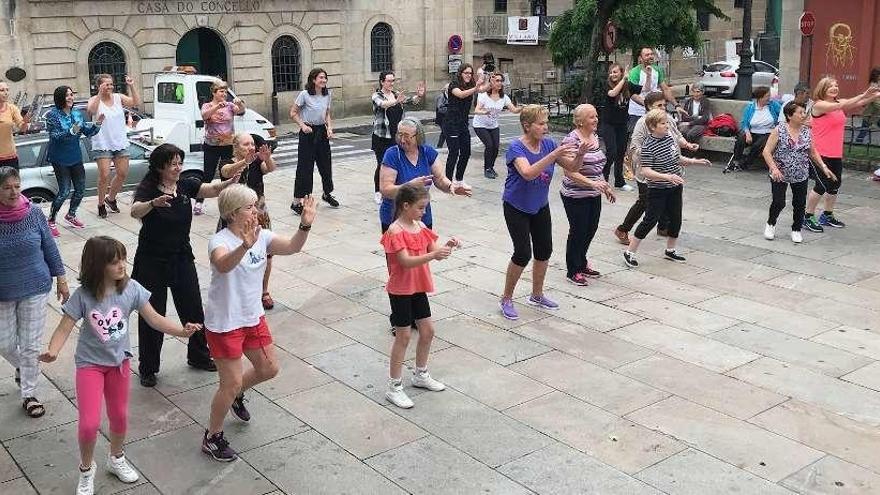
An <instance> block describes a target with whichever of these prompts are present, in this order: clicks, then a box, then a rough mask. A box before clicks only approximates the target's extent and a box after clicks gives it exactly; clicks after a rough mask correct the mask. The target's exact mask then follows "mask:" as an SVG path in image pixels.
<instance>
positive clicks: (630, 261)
mask: <svg viewBox="0 0 880 495" xmlns="http://www.w3.org/2000/svg"><path fill="white" fill-rule="evenodd" d="M623 262H624V263H626V266H628V267H630V268H638V267H639V262H638V260H636V253H632V252H630V251H624V252H623Z"/></svg>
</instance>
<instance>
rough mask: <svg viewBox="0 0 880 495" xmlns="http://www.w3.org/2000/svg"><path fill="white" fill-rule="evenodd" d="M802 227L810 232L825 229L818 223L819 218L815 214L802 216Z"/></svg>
mask: <svg viewBox="0 0 880 495" xmlns="http://www.w3.org/2000/svg"><path fill="white" fill-rule="evenodd" d="M804 228H805V229H807V230H809V231H810V232H825V229H823V228H822V226H821V225H819V220H818V219H817V218H816V216H812V217H804Z"/></svg>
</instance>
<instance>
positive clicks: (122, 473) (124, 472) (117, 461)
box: [107, 454, 140, 483]
mask: <svg viewBox="0 0 880 495" xmlns="http://www.w3.org/2000/svg"><path fill="white" fill-rule="evenodd" d="M107 471H110V472H111V473H112V474H114V475H116V477H117V478H119V481H121V482H123V483H134V482H135V481H137V480H138V478H140V476H138V473H137V471H135V470H134V468H133V467H131V464H129V463H128V461H127V460H126V459H125V454H123V455H122V456H120V457H116V456H115V455H113V454H109V455H108V456H107Z"/></svg>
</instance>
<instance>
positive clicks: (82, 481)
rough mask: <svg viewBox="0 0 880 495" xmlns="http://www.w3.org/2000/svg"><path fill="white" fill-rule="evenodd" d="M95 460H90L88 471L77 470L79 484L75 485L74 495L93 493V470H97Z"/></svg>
mask: <svg viewBox="0 0 880 495" xmlns="http://www.w3.org/2000/svg"><path fill="white" fill-rule="evenodd" d="M97 468H98V466H97V465H96V464H95V461H92V465H91V467H89V470H88V471H83V470H82V469H80V470H79V484H77V485H76V495H94V493H95V472H96V471H97V470H98V469H97Z"/></svg>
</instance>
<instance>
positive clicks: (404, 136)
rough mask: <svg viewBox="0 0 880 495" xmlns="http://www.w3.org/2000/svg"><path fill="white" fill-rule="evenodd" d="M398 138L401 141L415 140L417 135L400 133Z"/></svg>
mask: <svg viewBox="0 0 880 495" xmlns="http://www.w3.org/2000/svg"><path fill="white" fill-rule="evenodd" d="M397 136H398V137H399V138H401V139H415V137H416V135H415V134H410V133H408V132H398V133H397Z"/></svg>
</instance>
